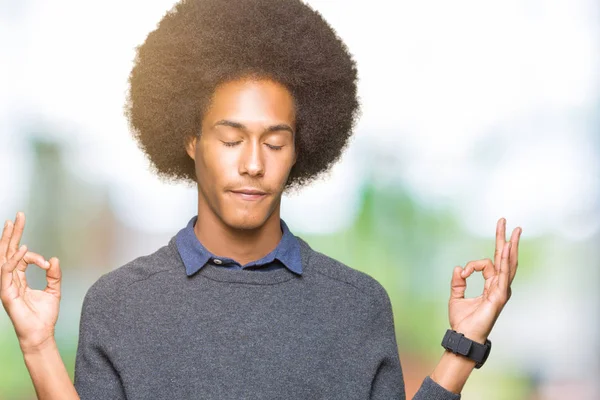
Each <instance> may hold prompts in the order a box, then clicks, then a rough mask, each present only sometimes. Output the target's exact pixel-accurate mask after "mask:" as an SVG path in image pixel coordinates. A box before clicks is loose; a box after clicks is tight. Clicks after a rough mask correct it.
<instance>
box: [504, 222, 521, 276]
mask: <svg viewBox="0 0 600 400" xmlns="http://www.w3.org/2000/svg"><path fill="white" fill-rule="evenodd" d="M522 232H523V229H521V228H520V227H517V228H515V229H514V230H513V233H512V235H511V238H510V243H511V245H510V256H509V266H510V281H509V283H508V284H509V285H510V284H511V283H512V281H513V279H515V275H516V273H517V267H518V266H519V241H520V240H521V233H522Z"/></svg>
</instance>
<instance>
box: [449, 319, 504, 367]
mask: <svg viewBox="0 0 600 400" xmlns="http://www.w3.org/2000/svg"><path fill="white" fill-rule="evenodd" d="M442 347H443V348H445V349H446V350H449V351H451V352H453V353H454V354H460V355H461V356H464V357H467V358H470V359H471V360H473V361H475V362H476V364H475V368H477V369H479V368H481V366H482V365H483V364H484V363H485V360H487V358H488V356H489V355H490V350H491V349H492V342H490V341H489V340H487V339H486V341H485V344H481V343H477V342H474V341H472V340H471V339H468V338H466V337H465V335H463V334H462V333H458V332H456V331H453V330H452V329H448V330H447V331H446V334H445V335H444V339H443V340H442Z"/></svg>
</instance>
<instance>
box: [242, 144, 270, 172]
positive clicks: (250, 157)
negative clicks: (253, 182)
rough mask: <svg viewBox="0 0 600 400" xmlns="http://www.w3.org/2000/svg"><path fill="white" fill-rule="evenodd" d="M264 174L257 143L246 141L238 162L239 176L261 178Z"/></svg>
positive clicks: (262, 161) (263, 165)
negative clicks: (246, 175)
mask: <svg viewBox="0 0 600 400" xmlns="http://www.w3.org/2000/svg"><path fill="white" fill-rule="evenodd" d="M264 173H265V163H264V160H263V152H262V149H261V146H260V143H258V141H252V140H250V141H248V142H246V143H245V146H244V149H243V151H242V159H241V162H240V174H248V175H250V176H262V175H264Z"/></svg>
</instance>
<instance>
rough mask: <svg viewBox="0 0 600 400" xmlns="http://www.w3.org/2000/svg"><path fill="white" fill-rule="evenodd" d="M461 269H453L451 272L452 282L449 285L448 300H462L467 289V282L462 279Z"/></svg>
mask: <svg viewBox="0 0 600 400" xmlns="http://www.w3.org/2000/svg"><path fill="white" fill-rule="evenodd" d="M462 271H463V269H462V268H461V267H454V271H453V272H452V281H451V283H450V299H451V300H452V299H464V298H465V290H466V289H467V280H466V279H465V278H463V277H462V274H461V273H462Z"/></svg>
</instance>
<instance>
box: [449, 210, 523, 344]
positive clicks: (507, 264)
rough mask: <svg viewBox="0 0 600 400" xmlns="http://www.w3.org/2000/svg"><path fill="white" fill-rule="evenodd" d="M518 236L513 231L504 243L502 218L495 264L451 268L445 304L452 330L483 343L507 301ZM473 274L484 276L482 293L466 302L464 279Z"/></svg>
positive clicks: (517, 230) (482, 262)
mask: <svg viewBox="0 0 600 400" xmlns="http://www.w3.org/2000/svg"><path fill="white" fill-rule="evenodd" d="M521 232H522V229H521V228H515V229H514V230H513V232H512V235H511V238H510V240H509V241H508V242H506V241H505V240H506V239H505V238H506V220H505V219H504V218H501V219H500V220H499V221H498V224H497V226H496V252H495V260H494V263H492V260H490V259H489V258H486V259H483V260H478V261H471V262H469V263H467V265H466V266H465V268H464V269H463V268H461V267H455V268H454V272H453V275H452V284H451V286H452V287H451V295H450V301H449V303H448V311H449V318H450V327H451V328H452V329H453V330H455V331H457V332H459V333H462V334H464V335H465V336H466V337H467V338H469V339H471V340H474V341H476V342H479V343H484V342H485V340H486V339H487V337H488V335H489V333H490V331H491V330H492V327H493V326H494V323H495V322H496V319H497V318H498V316H499V315H500V312H501V311H502V309H503V308H504V305H505V304H506V302H507V301H508V299H510V295H511V289H510V285H511V283H512V281H513V279H514V277H515V274H516V273H517V266H518V254H519V239H520V236H521ZM475 271H478V272H479V271H482V272H483V277H484V279H485V284H484V287H483V293H482V294H481V295H480V296H478V297H475V298H465V289H466V288H467V278H468V277H469V276H471V274H472V273H473V272H475Z"/></svg>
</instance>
